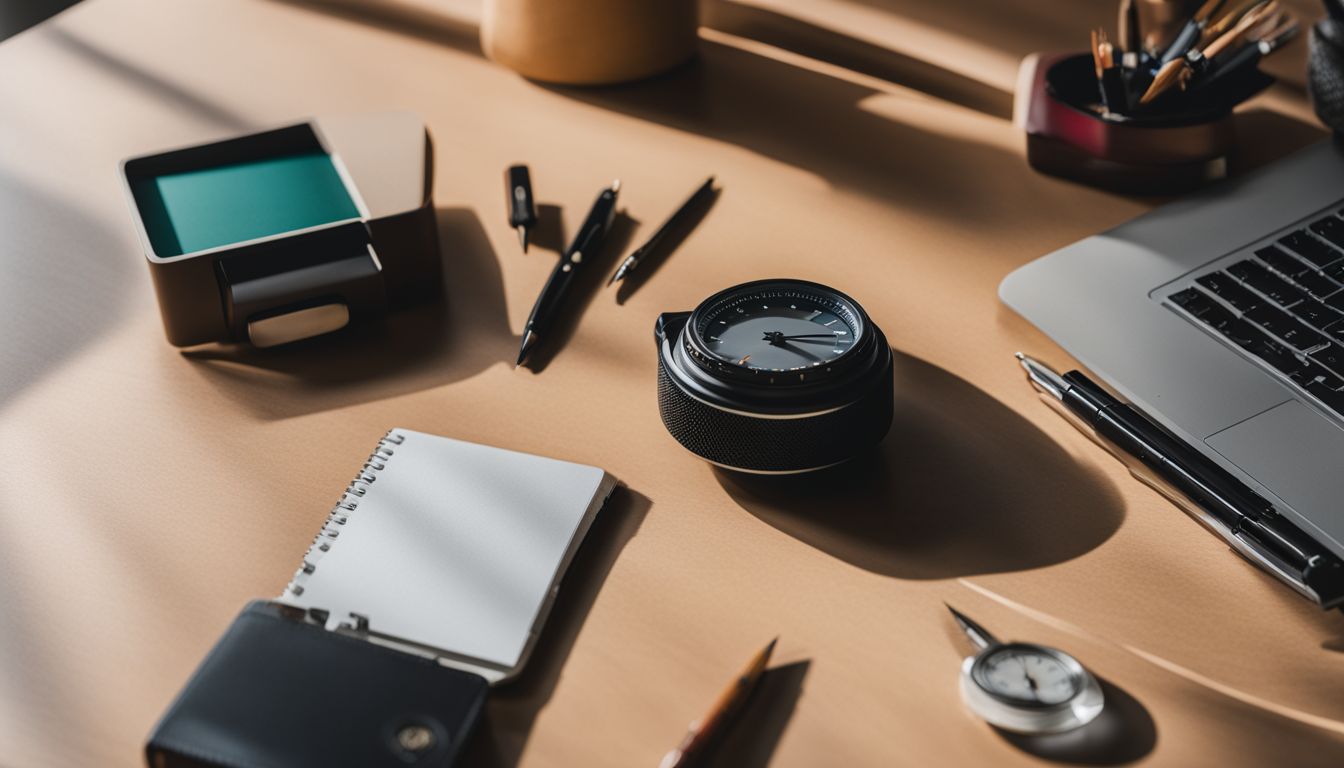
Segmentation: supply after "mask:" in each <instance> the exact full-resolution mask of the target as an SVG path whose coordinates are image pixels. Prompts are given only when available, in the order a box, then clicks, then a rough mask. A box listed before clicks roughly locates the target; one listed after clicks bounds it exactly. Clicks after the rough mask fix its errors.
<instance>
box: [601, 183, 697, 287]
mask: <svg viewBox="0 0 1344 768" xmlns="http://www.w3.org/2000/svg"><path fill="white" fill-rule="evenodd" d="M713 193H714V177H713V176H710V177H709V178H708V179H706V180H705V183H704V184H701V185H700V188H699V189H697V190H695V192H693V193H692V194H691V196H690V197H689V198H687V199H686V202H684V203H682V204H681V207H680V208H678V209H677V210H676V211H674V212H673V213H672V215H671V216H669V217H668V219H667V221H665V222H663V225H662V226H661V227H659V228H658V231H657V232H654V233H653V236H652V237H650V238H649V239H648V242H646V243H644V244H643V245H641V246H639V247H638V248H636V249H635V250H634V252H633V253H631V254H630V255H629V256H627V257H625V261H622V262H621V266H619V267H617V268H616V272H615V273H613V274H612V276H611V279H610V280H608V281H607V285H612V284H613V283H618V282H620V281H621V280H624V279H625V276H626V274H627V273H629V272H630V271H632V270H634V268H635V267H638V266H639V261H640V259H642V258H644V256H646V255H647V254H648V253H649V251H652V250H653V249H655V248H657V247H658V244H659V243H660V242H662V240H663V238H664V237H666V236H667V233H668V232H669V231H671V230H672V229H673V228H675V227H676V226H677V225H678V224H680V223H681V222H682V221H684V220H685V219H686V217H687V216H688V215H690V213H691V211H693V210H695V208H696V207H697V206H699V205H700V203H701V202H703V201H704V200H705V199H706V198H708V197H709V196H710V195H712V194H713Z"/></svg>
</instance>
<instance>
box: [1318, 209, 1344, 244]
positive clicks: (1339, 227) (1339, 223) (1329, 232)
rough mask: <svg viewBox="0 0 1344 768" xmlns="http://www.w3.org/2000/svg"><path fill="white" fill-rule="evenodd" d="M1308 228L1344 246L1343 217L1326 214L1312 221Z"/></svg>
mask: <svg viewBox="0 0 1344 768" xmlns="http://www.w3.org/2000/svg"><path fill="white" fill-rule="evenodd" d="M1310 229H1311V231H1312V232H1315V233H1316V234H1318V235H1320V236H1321V237H1323V238H1325V239H1326V240H1329V241H1330V242H1332V243H1334V244H1335V245H1337V246H1339V247H1341V248H1344V219H1341V218H1339V217H1338V216H1333V215H1332V216H1326V217H1325V218H1323V219H1320V220H1318V221H1313V222H1312V223H1311V227H1310Z"/></svg>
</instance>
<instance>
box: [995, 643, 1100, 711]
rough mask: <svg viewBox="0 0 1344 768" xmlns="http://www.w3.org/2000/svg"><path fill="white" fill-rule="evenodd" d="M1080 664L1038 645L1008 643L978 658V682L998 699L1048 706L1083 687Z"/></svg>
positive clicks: (1063, 699) (1076, 693) (1063, 700)
mask: <svg viewBox="0 0 1344 768" xmlns="http://www.w3.org/2000/svg"><path fill="white" fill-rule="evenodd" d="M1080 670H1081V666H1079V664H1078V662H1076V661H1074V660H1073V658H1072V657H1070V656H1067V655H1065V654H1063V653H1061V652H1059V651H1055V650H1053V649H1049V648H1043V647H1039V646H1030V645H1021V644H1009V645H1003V646H999V647H997V648H992V649H990V650H989V651H987V652H986V654H985V656H984V657H982V658H980V659H979V660H977V662H976V665H975V671H974V672H973V676H974V678H975V682H976V684H978V685H979V686H980V687H981V688H984V689H985V690H986V691H988V692H989V693H991V694H993V695H994V696H995V697H997V698H999V699H1005V700H1008V701H1011V702H1013V703H1015V704H1021V705H1026V706H1035V707H1049V706H1054V705H1057V704H1063V703H1065V702H1067V701H1069V700H1070V699H1072V698H1073V697H1074V696H1076V695H1078V693H1079V691H1080V690H1082V675H1081V671H1080Z"/></svg>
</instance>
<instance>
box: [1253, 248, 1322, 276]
mask: <svg viewBox="0 0 1344 768" xmlns="http://www.w3.org/2000/svg"><path fill="white" fill-rule="evenodd" d="M1255 257H1256V258H1257V259H1259V260H1261V261H1263V262H1265V263H1266V264H1268V265H1269V268H1270V269H1272V270H1274V271H1275V272H1281V273H1283V274H1285V275H1287V276H1289V277H1297V276H1298V275H1300V274H1303V273H1304V272H1310V271H1311V267H1309V266H1307V263H1306V262H1305V261H1302V260H1301V259H1299V258H1296V257H1293V256H1289V255H1288V253H1287V252H1286V251H1284V250H1283V249H1282V248H1276V247H1274V246H1272V245H1267V246H1265V247H1264V248H1261V249H1260V250H1258V251H1256V252H1255Z"/></svg>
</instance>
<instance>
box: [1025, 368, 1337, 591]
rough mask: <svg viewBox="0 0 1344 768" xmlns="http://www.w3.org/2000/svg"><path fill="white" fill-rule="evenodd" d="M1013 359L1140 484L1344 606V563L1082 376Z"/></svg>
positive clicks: (1291, 579)
mask: <svg viewBox="0 0 1344 768" xmlns="http://www.w3.org/2000/svg"><path fill="white" fill-rule="evenodd" d="M1017 359H1018V361H1019V362H1020V363H1021V365H1022V368H1023V369H1024V370H1026V372H1027V378H1028V380H1029V381H1030V382H1031V384H1032V386H1034V387H1035V388H1036V389H1037V390H1039V391H1040V392H1041V393H1042V394H1043V395H1046V396H1047V398H1046V400H1047V402H1050V403H1051V405H1052V406H1055V407H1056V408H1057V409H1058V410H1060V411H1061V413H1063V415H1064V416H1065V417H1066V418H1068V419H1069V421H1070V422H1072V423H1073V424H1074V426H1076V427H1078V428H1079V429H1082V430H1083V431H1084V432H1085V433H1087V434H1088V435H1089V436H1091V437H1093V438H1095V439H1096V440H1097V441H1098V442H1100V443H1101V444H1102V446H1103V447H1104V448H1106V449H1107V450H1108V451H1110V452H1111V453H1112V454H1114V455H1115V456H1116V458H1118V459H1120V460H1121V461H1122V462H1124V463H1125V464H1126V465H1127V466H1128V467H1129V469H1130V472H1131V473H1132V474H1133V475H1134V476H1135V477H1137V478H1138V479H1139V480H1141V481H1143V482H1144V483H1146V484H1147V485H1150V486H1152V487H1153V488H1154V489H1156V490H1157V491H1158V492H1160V493H1162V495H1164V496H1166V497H1167V498H1169V499H1171V500H1172V501H1174V502H1175V503H1176V504H1177V506H1179V507H1181V508H1182V509H1183V510H1185V511H1186V512H1187V513H1189V514H1190V515H1192V516H1193V517H1195V518H1196V519H1197V520H1199V521H1200V522H1201V523H1203V524H1204V526H1205V527H1206V528H1209V529H1210V530H1211V531H1213V532H1214V533H1216V534H1218V535H1219V536H1220V537H1222V538H1223V539H1224V540H1225V541H1226V542H1227V543H1228V544H1229V545H1231V546H1232V548H1233V549H1235V550H1236V551H1237V552H1239V553H1240V554H1242V555H1243V556H1245V557H1246V558H1247V559H1248V560H1250V561H1251V562H1253V563H1255V564H1256V565H1259V566H1260V567H1261V568H1263V569H1265V570H1267V571H1269V572H1270V573H1271V574H1272V575H1274V576H1275V577H1277V578H1278V579H1279V580H1280V581H1283V582H1284V583H1285V584H1287V585H1288V586H1290V587H1292V588H1293V589H1295V590H1296V591H1298V592H1299V593H1301V594H1303V595H1305V596H1306V597H1308V598H1310V599H1312V600H1314V601H1316V602H1317V603H1319V604H1320V605H1321V607H1322V608H1333V607H1336V606H1338V605H1340V604H1341V603H1344V563H1341V562H1340V560H1339V558H1337V557H1335V555H1334V554H1333V553H1331V552H1330V551H1329V550H1327V549H1325V548H1324V547H1323V546H1321V545H1320V544H1319V543H1317V542H1316V541H1315V540H1314V539H1312V538H1311V537H1309V536H1307V535H1306V534H1305V533H1303V532H1302V531H1301V530H1300V529H1298V528H1297V527H1296V526H1294V525H1292V524H1291V523H1289V522H1288V521H1287V520H1285V519H1284V518H1283V517H1282V516H1281V515H1279V514H1278V512H1277V511H1275V509H1274V506H1273V505H1272V504H1270V503H1269V501H1268V500H1266V499H1265V498H1264V497H1262V496H1260V495H1259V494H1257V493H1255V491H1253V490H1251V489H1250V488H1249V487H1248V486H1247V485H1246V484H1245V483H1243V482H1242V481H1240V480H1238V479H1237V478H1236V477H1235V476H1233V475H1232V474H1231V473H1229V472H1228V471H1227V470H1225V469H1223V468H1222V467H1220V466H1218V465H1217V464H1215V463H1214V462H1212V461H1211V460H1209V459H1208V458H1206V457H1205V456H1203V455H1202V454H1200V453H1199V452H1198V451H1196V450H1195V449H1194V448H1193V447H1191V446H1189V445H1186V444H1185V443H1184V442H1182V441H1181V440H1179V439H1177V438H1175V437H1173V436H1171V435H1170V434H1169V433H1167V432H1166V431H1165V430H1163V429H1162V428H1161V427H1160V426H1158V425H1157V424H1156V423H1155V422H1153V421H1150V420H1149V419H1148V418H1147V417H1146V416H1144V415H1142V414H1141V413H1139V412H1138V411H1137V410H1135V409H1134V408H1132V407H1131V406H1129V405H1127V404H1126V403H1123V402H1121V401H1120V400H1118V399H1116V398H1115V397H1113V396H1112V395H1111V394H1110V393H1108V392H1107V391H1106V390H1104V389H1102V388H1101V387H1100V386H1098V385H1097V384H1095V383H1093V382H1092V381H1091V380H1090V379H1088V378H1087V377H1086V376H1085V375H1083V374H1082V373H1081V372H1079V371H1070V372H1069V373H1066V374H1064V375H1062V376H1061V375H1060V374H1058V373H1056V372H1055V371H1053V370H1052V369H1050V368H1049V367H1048V366H1046V365H1045V364H1043V363H1040V362H1038V361H1036V360H1033V359H1032V358H1030V357H1027V356H1026V355H1023V354H1022V353H1020V352H1019V353H1018V354H1017ZM1140 465H1141V466H1140Z"/></svg>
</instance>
